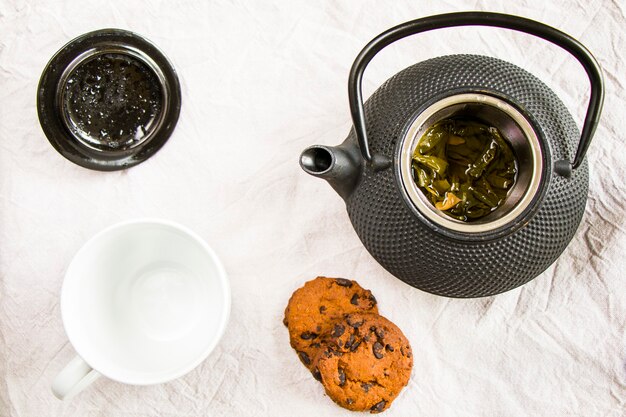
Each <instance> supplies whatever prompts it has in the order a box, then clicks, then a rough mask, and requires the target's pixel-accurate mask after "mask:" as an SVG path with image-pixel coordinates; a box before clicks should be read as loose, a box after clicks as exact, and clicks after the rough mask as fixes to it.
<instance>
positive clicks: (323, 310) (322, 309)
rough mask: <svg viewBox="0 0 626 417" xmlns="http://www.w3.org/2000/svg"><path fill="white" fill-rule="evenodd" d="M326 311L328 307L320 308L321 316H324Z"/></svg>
mask: <svg viewBox="0 0 626 417" xmlns="http://www.w3.org/2000/svg"><path fill="white" fill-rule="evenodd" d="M325 311H326V306H320V314H324V312H325Z"/></svg>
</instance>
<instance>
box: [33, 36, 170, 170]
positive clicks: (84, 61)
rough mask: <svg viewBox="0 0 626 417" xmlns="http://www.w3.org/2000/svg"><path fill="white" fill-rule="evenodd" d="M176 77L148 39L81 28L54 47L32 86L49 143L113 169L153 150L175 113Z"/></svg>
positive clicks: (84, 162)
mask: <svg viewBox="0 0 626 417" xmlns="http://www.w3.org/2000/svg"><path fill="white" fill-rule="evenodd" d="M180 105H181V93H180V84H179V81H178V76H177V75H176V72H175V70H174V68H173V66H172V65H171V63H170V62H169V61H168V59H167V58H166V57H165V55H164V54H163V53H162V52H161V51H159V50H158V49H157V47H156V46H154V45H153V44H152V43H151V42H149V41H148V40H146V39H145V38H143V37H141V36H139V35H137V34H135V33H132V32H128V31H125V30H120V29H102V30H97V31H94V32H90V33H87V34H84V35H82V36H79V37H77V38H76V39H74V40H72V41H70V42H69V43H68V44H67V45H65V46H64V47H63V48H61V49H60V50H59V51H58V52H57V53H56V54H55V55H54V56H53V57H52V59H51V60H50V62H49V63H48V64H47V66H46V68H45V69H44V71H43V73H42V76H41V79H40V82H39V88H38V94H37V110H38V114H39V121H40V124H41V127H42V129H43V131H44V133H45V135H46V137H47V138H48V140H49V141H50V143H51V144H52V146H53V147H54V148H55V149H56V150H57V151H58V152H59V153H61V155H63V156H64V157H65V158H67V159H69V160H70V161H72V162H74V163H76V164H78V165H80V166H83V167H85V168H89V169H94V170H99V171H113V170H119V169H125V168H129V167H132V166H134V165H137V164H139V163H141V162H143V161H145V160H146V159H148V158H149V157H151V156H152V155H154V154H155V153H156V152H157V151H158V150H159V149H160V148H161V147H162V146H163V144H165V142H166V141H167V140H168V139H169V137H170V135H171V134H172V132H173V130H174V127H175V126H176V122H177V121H178V116H179V113H180Z"/></svg>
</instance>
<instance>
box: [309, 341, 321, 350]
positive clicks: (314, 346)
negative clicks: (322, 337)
mask: <svg viewBox="0 0 626 417" xmlns="http://www.w3.org/2000/svg"><path fill="white" fill-rule="evenodd" d="M320 346H321V345H320V344H319V343H317V342H315V343H311V347H312V348H315V349H317V348H319V347H320Z"/></svg>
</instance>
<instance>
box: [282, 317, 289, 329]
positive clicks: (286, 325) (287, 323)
mask: <svg viewBox="0 0 626 417" xmlns="http://www.w3.org/2000/svg"><path fill="white" fill-rule="evenodd" d="M283 324H284V325H285V327H289V322H288V321H287V317H285V318H284V319H283Z"/></svg>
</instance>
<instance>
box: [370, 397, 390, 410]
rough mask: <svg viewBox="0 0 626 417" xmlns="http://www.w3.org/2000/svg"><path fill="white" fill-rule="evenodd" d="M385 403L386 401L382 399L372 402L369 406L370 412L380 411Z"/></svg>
mask: <svg viewBox="0 0 626 417" xmlns="http://www.w3.org/2000/svg"><path fill="white" fill-rule="evenodd" d="M385 405H387V401H385V400H382V401H381V402H379V403H376V404H374V405H373V406H372V408H370V411H371V412H372V413H380V412H381V411H383V410H384V409H385Z"/></svg>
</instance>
